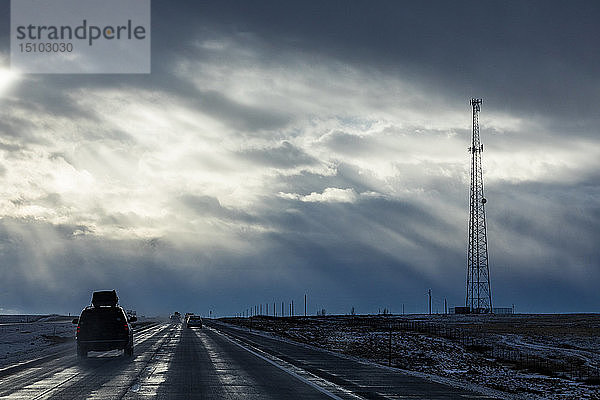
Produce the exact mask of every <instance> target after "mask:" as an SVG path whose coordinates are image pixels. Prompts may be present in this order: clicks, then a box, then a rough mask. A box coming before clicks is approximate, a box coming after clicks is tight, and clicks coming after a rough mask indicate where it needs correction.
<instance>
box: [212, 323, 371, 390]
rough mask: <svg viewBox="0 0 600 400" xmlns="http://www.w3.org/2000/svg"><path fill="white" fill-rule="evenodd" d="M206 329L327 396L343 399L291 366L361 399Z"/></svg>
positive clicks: (281, 361) (224, 335) (230, 338)
mask: <svg viewBox="0 0 600 400" xmlns="http://www.w3.org/2000/svg"><path fill="white" fill-rule="evenodd" d="M206 329H209V330H210V331H212V332H215V333H216V334H218V335H220V336H222V337H224V338H225V339H227V340H228V341H230V342H231V343H233V344H235V345H236V346H238V347H240V348H242V349H244V350H246V351H247V352H249V353H251V354H253V355H255V356H256V357H258V358H260V359H262V360H264V361H266V362H268V363H269V364H271V365H273V366H275V367H277V368H279V369H280V370H282V371H284V372H286V373H287V374H289V375H291V376H293V377H294V378H296V379H298V380H299V381H301V382H303V383H305V384H307V385H309V386H311V387H313V388H314V389H317V390H318V391H319V392H321V393H323V394H325V395H326V396H328V397H330V398H332V399H335V400H343V399H342V398H341V397H339V396H338V395H336V394H334V393H332V392H330V391H329V390H327V389H325V388H324V387H322V386H320V385H319V384H317V383H315V382H313V381H311V380H309V379H307V378H305V377H303V376H301V375H300V374H299V373H297V372H295V371H293V370H292V369H291V368H295V369H297V370H299V371H302V373H303V374H306V375H308V376H310V377H311V378H313V379H314V380H316V381H318V382H323V383H325V384H327V386H331V387H333V388H335V389H336V390H339V391H341V392H343V393H344V394H345V395H349V396H352V397H354V398H355V399H363V398H362V397H360V396H358V395H356V394H355V393H352V392H351V391H348V390H346V389H344V388H343V387H341V386H339V385H336V384H334V383H332V382H329V381H326V380H325V379H322V378H319V377H317V376H315V375H313V374H311V373H310V372H308V371H305V370H303V369H301V368H298V367H295V366H293V365H291V364H289V363H286V362H285V361H283V360H280V359H279V358H277V357H275V356H272V355H270V354H269V357H272V358H273V359H275V360H277V361H274V360H272V359H270V358H268V357H266V356H264V355H262V354H260V353H258V352H257V351H254V350H252V349H250V348H248V347H246V346H244V345H243V344H241V343H239V342H238V341H237V340H234V339H233V338H232V337H230V336H229V335H227V334H226V333H223V332H221V331H218V330H216V329H214V328H212V327H206ZM257 350H258V349H257ZM265 354H266V353H265ZM284 365H287V366H284Z"/></svg>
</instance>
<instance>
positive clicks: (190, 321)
mask: <svg viewBox="0 0 600 400" xmlns="http://www.w3.org/2000/svg"><path fill="white" fill-rule="evenodd" d="M185 326H186V327H187V328H191V327H192V326H197V327H198V328H202V318H200V316H199V315H190V316H189V317H188V318H187V320H186V321H185Z"/></svg>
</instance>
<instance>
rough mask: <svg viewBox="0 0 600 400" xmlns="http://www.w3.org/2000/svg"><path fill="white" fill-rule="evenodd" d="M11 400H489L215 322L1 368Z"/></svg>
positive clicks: (166, 327) (162, 327)
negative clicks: (126, 353)
mask: <svg viewBox="0 0 600 400" xmlns="http://www.w3.org/2000/svg"><path fill="white" fill-rule="evenodd" d="M0 398H2V399H4V398H7V399H50V398H52V399H139V398H158V399H193V398H197V399H381V398H403V399H404V398H406V399H465V398H469V399H473V398H476V399H484V398H487V399H489V398H490V397H485V396H480V395H476V394H474V393H471V392H466V391H463V390H459V389H454V388H451V387H449V386H445V385H441V384H436V383H432V382H429V381H425V380H422V379H418V378H414V377H411V376H407V375H404V374H400V373H398V372H397V371H394V370H390V369H386V368H380V367H378V366H375V365H372V364H368V363H361V362H358V361H356V360H351V359H348V358H346V357H341V356H337V355H335V354H333V353H330V352H326V351H321V350H318V349H315V348H311V347H308V346H304V345H301V344H295V343H292V342H289V341H283V340H278V339H275V338H271V337H268V336H265V335H260V334H256V333H253V332H247V331H245V330H242V329H236V328H233V327H229V326H225V325H222V324H218V323H215V322H210V323H209V326H205V327H204V328H202V329H200V328H184V327H182V325H180V324H159V325H154V326H149V327H146V328H144V329H143V330H140V331H138V332H136V333H135V354H134V357H133V358H132V359H129V358H126V357H123V356H120V355H119V353H118V352H105V353H91V354H90V358H89V359H87V360H83V361H81V360H78V359H77V357H76V355H75V348H73V352H72V353H69V354H64V353H57V354H56V358H55V359H51V360H48V359H46V360H39V361H36V362H32V363H29V364H25V365H23V366H20V367H16V368H12V369H5V370H3V371H0Z"/></svg>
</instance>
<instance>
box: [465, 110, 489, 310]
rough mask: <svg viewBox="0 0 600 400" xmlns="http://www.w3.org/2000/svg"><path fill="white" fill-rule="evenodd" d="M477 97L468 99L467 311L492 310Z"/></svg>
mask: <svg viewBox="0 0 600 400" xmlns="http://www.w3.org/2000/svg"><path fill="white" fill-rule="evenodd" d="M481 103H482V100H481V99H471V106H472V107H473V136H472V142H471V147H469V153H471V191H470V199H469V249H468V254H467V301H466V304H465V305H466V307H468V308H469V309H470V312H471V313H476V314H479V313H491V312H492V289H491V285H490V268H489V264H488V246H487V233H486V223H485V203H486V202H487V200H486V198H485V197H484V196H483V171H482V168H481V153H482V152H483V144H481V142H480V140H479V111H480V110H481Z"/></svg>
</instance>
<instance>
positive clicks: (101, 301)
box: [92, 290, 119, 307]
mask: <svg viewBox="0 0 600 400" xmlns="http://www.w3.org/2000/svg"><path fill="white" fill-rule="evenodd" d="M118 302H119V298H118V297H117V291H116V290H100V291H97V292H94V293H93V294H92V305H93V306H94V307H101V306H116V305H117V303H118Z"/></svg>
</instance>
